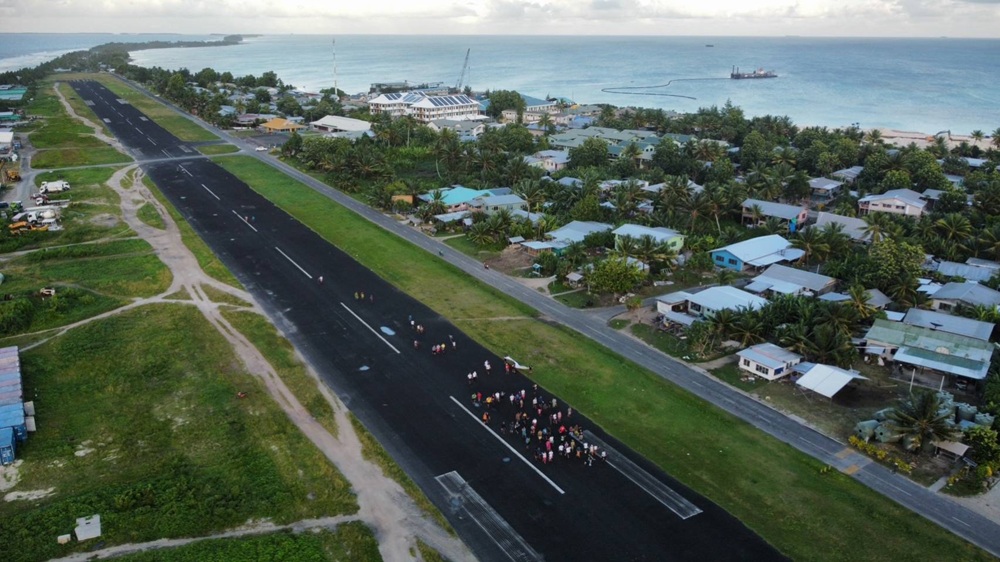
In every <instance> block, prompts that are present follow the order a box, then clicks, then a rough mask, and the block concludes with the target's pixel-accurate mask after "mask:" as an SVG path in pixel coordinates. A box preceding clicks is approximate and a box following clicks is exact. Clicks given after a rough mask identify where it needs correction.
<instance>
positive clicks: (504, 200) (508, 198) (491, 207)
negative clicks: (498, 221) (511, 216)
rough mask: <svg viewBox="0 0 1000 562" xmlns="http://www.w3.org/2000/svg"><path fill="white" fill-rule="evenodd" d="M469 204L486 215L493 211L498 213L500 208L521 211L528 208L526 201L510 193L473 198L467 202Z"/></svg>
mask: <svg viewBox="0 0 1000 562" xmlns="http://www.w3.org/2000/svg"><path fill="white" fill-rule="evenodd" d="M469 206H470V207H472V208H473V209H476V210H479V211H482V212H484V213H486V214H487V215H492V214H494V213H499V212H500V211H501V210H507V211H514V210H520V211H523V210H525V209H527V208H528V202H527V201H525V200H524V199H521V197H520V196H518V195H514V194H512V193H511V194H507V195H492V194H491V195H486V196H483V197H477V198H475V199H473V200H472V201H471V202H470V203H469Z"/></svg>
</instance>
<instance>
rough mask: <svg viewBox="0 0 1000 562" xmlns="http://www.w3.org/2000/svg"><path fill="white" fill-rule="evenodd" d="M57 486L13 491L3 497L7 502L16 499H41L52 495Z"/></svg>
mask: <svg viewBox="0 0 1000 562" xmlns="http://www.w3.org/2000/svg"><path fill="white" fill-rule="evenodd" d="M55 490H56V489H55V488H46V489H44V490H25V491H23V492H11V493H9V494H7V495H5V496H4V497H3V501H5V502H16V501H30V500H40V499H42V498H44V497H46V496H50V495H52V492H54V491H55Z"/></svg>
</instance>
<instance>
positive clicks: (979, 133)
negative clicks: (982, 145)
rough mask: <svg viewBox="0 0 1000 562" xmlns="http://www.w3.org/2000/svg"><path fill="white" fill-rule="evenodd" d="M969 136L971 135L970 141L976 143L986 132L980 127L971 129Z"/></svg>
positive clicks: (984, 136)
mask: <svg viewBox="0 0 1000 562" xmlns="http://www.w3.org/2000/svg"><path fill="white" fill-rule="evenodd" d="M969 136H970V137H972V141H973V142H974V143H976V144H977V145H978V144H979V141H981V140H983V139H984V138H986V134H985V133H983V131H982V129H976V130H975V131H972V134H971V135H969Z"/></svg>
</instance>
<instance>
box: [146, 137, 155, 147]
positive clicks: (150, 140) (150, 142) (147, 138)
mask: <svg viewBox="0 0 1000 562" xmlns="http://www.w3.org/2000/svg"><path fill="white" fill-rule="evenodd" d="M146 140H148V141H149V144H151V145H153V146H156V142H154V141H153V139H151V138H149V137H146Z"/></svg>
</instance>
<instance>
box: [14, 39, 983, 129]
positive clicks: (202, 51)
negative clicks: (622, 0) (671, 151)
mask: <svg viewBox="0 0 1000 562" xmlns="http://www.w3.org/2000/svg"><path fill="white" fill-rule="evenodd" d="M53 36H54V37H53ZM213 38H215V39H217V38H218V36H193V35H192V36H187V35H176V34H159V35H145V34H134V35H132V34H123V35H119V34H66V35H60V34H0V70H7V69H11V68H20V67H23V66H33V65H34V64H39V63H40V62H43V61H44V60H51V58H54V57H55V56H58V54H61V53H62V52H69V51H72V50H77V49H82V48H89V47H91V46H94V45H98V44H102V43H107V42H110V41H152V40H196V39H213ZM55 40H58V41H55ZM334 41H335V42H336V43H335V45H334ZM88 43H89V44H88ZM54 44H57V45H59V46H61V47H62V48H60V49H53V48H51V46H52V45H54ZM11 45H17V48H12V47H11ZM467 51H468V52H469V68H468V70H467V73H466V81H465V84H467V85H470V86H471V87H472V88H473V89H474V90H476V91H483V90H487V89H489V90H495V89H509V90H517V91H519V92H521V93H524V94H526V95H530V96H534V97H540V98H541V97H565V98H569V99H572V100H574V101H576V102H578V103H610V104H614V105H617V106H623V107H624V106H637V107H651V108H660V109H664V110H673V111H678V112H682V113H683V112H692V111H696V110H697V109H698V108H700V107H708V106H713V105H715V106H720V105H722V104H724V103H726V102H727V101H731V102H732V103H733V104H735V105H737V106H739V107H741V108H742V109H743V110H744V111H745V113H746V114H747V116H755V115H765V114H771V115H787V116H788V117H790V118H791V119H792V120H793V121H794V122H795V123H796V124H798V125H800V126H809V125H817V126H827V127H844V126H850V125H853V124H857V125H858V126H860V127H862V128H874V127H886V128H891V129H897V130H904V131H916V132H922V133H928V134H934V133H936V132H939V131H946V130H947V131H951V132H952V133H953V134H956V135H958V134H968V133H970V132H971V131H973V130H975V129H981V130H984V131H986V132H990V131H992V130H994V129H995V128H997V127H1000V89H998V88H996V86H995V79H996V78H995V77H996V76H1000V40H995V39H950V38H928V39H900V38H854V37H852V38H833V37H802V36H784V37H723V36H705V37H697V36H687V37H684V36H671V37H660V36H635V37H632V36H629V37H623V36H588V37H581V36H566V35H561V36H529V35H518V36H510V35H488V36H470V35H449V36H430V35H338V36H336V37H334V36H329V35H327V36H324V35H262V36H255V37H247V38H246V39H245V40H244V42H243V43H242V44H240V45H233V46H226V47H195V48H173V49H150V50H143V51H136V52H133V53H132V59H133V63H134V64H137V65H140V66H150V67H151V66H159V67H163V68H169V69H179V68H188V69H190V70H191V71H193V72H197V71H198V70H201V69H202V68H205V67H211V68H214V69H216V70H218V71H220V72H221V71H229V72H232V73H233V74H234V75H237V76H239V75H245V74H256V75H259V74H261V73H262V72H265V71H268V70H273V71H274V72H276V73H277V75H278V76H279V77H280V78H281V79H282V80H283V81H284V82H285V83H288V84H292V85H294V86H296V87H298V88H302V89H305V90H310V91H315V90H319V89H321V88H329V87H331V86H333V83H334V79H335V73H334V68H335V67H336V81H337V86H338V87H339V88H340V89H341V90H344V91H346V92H348V93H357V92H367V91H368V88H369V86H370V84H371V83H374V82H401V81H408V82H410V83H412V84H417V83H423V82H441V83H444V84H446V85H455V84H456V83H457V82H458V79H459V76H460V75H461V74H462V70H463V63H464V60H465V56H466V52H467ZM53 53H58V54H53ZM45 57H48V59H45ZM23 61H31V63H30V64H22V65H21V66H14V65H16V64H19V63H21V62H23ZM734 66H738V67H740V69H741V70H742V71H750V70H754V69H757V68H763V69H766V70H770V71H773V72H775V73H776V74H777V75H778V77H777V78H774V79H758V80H731V79H730V78H729V73H730V71H731V69H732V68H733V67H734ZM623 88H631V89H629V90H623ZM609 89H610V90H611V91H605V90H609ZM625 91H628V92H632V94H628V93H624V92H625Z"/></svg>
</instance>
